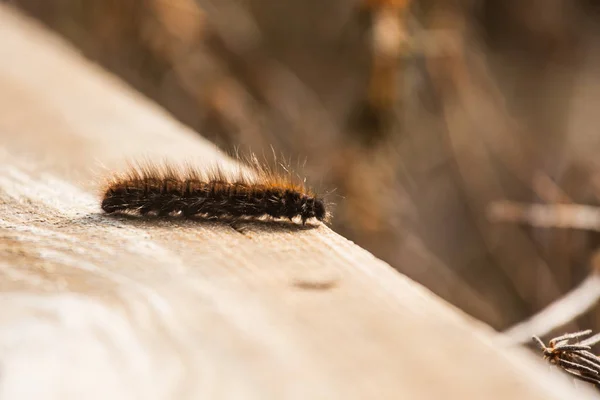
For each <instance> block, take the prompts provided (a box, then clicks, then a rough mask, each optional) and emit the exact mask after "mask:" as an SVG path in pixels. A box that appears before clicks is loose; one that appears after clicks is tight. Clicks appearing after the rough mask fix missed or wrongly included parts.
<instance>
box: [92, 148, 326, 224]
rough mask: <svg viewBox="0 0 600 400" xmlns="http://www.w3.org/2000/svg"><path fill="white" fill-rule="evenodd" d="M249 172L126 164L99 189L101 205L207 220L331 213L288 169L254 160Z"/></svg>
mask: <svg viewBox="0 0 600 400" xmlns="http://www.w3.org/2000/svg"><path fill="white" fill-rule="evenodd" d="M248 166H250V167H251V168H250V169H251V171H250V174H248V173H244V171H242V170H241V169H240V170H238V171H236V172H233V173H231V172H226V170H225V169H224V168H221V167H218V166H214V167H212V168H206V169H205V168H202V169H200V168H197V167H192V166H189V165H188V166H187V167H185V168H178V167H175V166H174V165H171V164H162V165H157V164H155V163H145V164H142V163H137V164H130V168H129V169H128V170H127V171H126V172H125V173H124V174H113V175H112V176H111V177H110V178H109V179H108V182H107V185H106V187H105V188H104V190H103V196H102V203H101V208H102V210H103V211H104V212H106V213H108V214H113V213H133V214H138V215H156V216H167V215H177V216H182V217H184V218H191V217H195V216H199V217H204V218H208V219H219V218H230V219H259V218H268V219H289V220H290V221H294V220H297V219H299V220H301V221H302V224H303V225H305V224H306V221H307V220H310V219H312V218H314V219H316V220H318V221H327V220H328V219H329V217H330V214H329V212H328V211H327V209H326V208H327V207H326V204H325V201H324V200H323V198H321V197H318V196H317V195H316V194H315V193H313V192H312V191H311V190H310V189H307V188H306V186H305V184H304V181H303V180H302V181H300V180H297V179H293V177H292V174H291V173H288V174H279V173H276V172H275V171H273V170H271V169H268V168H267V167H265V166H262V165H260V164H259V163H258V161H256V159H254V162H252V163H251V164H250V165H248Z"/></svg>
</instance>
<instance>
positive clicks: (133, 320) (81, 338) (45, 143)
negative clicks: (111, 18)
mask: <svg viewBox="0 0 600 400" xmlns="http://www.w3.org/2000/svg"><path fill="white" fill-rule="evenodd" d="M148 154H155V155H160V156H161V157H162V156H164V157H166V158H182V157H183V158H184V159H193V160H196V161H197V162H198V163H199V164H201V163H204V162H208V161H210V160H214V159H217V158H223V156H222V155H221V154H220V153H219V152H217V150H216V149H215V148H214V147H213V146H211V145H209V144H207V143H206V142H205V141H203V140H202V139H201V138H199V137H198V135H196V134H195V133H193V132H191V131H189V130H188V129H186V128H185V127H183V126H181V125H180V124H178V123H176V122H174V121H173V120H172V119H170V118H169V116H168V115H166V114H165V113H164V112H163V111H161V110H160V109H158V108H157V107H156V106H154V105H152V104H150V103H149V102H148V101H146V100H145V99H144V98H142V97H141V96H140V95H138V94H136V93H134V92H133V91H132V90H130V89H128V88H127V87H126V86H125V85H124V84H122V83H120V82H118V81H117V80H116V79H114V78H112V77H110V76H108V74H106V73H104V72H102V71H101V70H100V69H99V68H97V67H95V66H94V65H93V64H91V63H89V62H86V61H84V60H83V59H82V58H81V57H79V56H78V55H77V54H76V53H75V52H74V51H73V50H72V49H70V48H69V47H68V46H66V45H65V44H64V43H63V42H62V41H60V40H59V39H57V38H56V37H54V36H53V35H50V34H49V33H48V32H46V31H45V30H43V29H42V28H40V27H39V26H37V25H35V24H33V23H32V22H31V21H29V20H26V19H24V18H23V17H21V16H19V15H17V14H16V13H14V12H13V11H12V9H9V8H7V7H6V6H0V293H1V294H0V398H2V399H62V400H64V399H84V398H85V399H145V400H150V399H200V398H201V399H346V400H347V399H400V398H402V399H438V398H444V399H483V398H485V399H544V400H548V399H559V398H565V399H566V398H573V392H572V390H573V389H572V387H570V384H569V383H568V382H567V380H566V379H556V380H550V381H549V380H548V375H547V371H544V367H542V366H541V365H542V364H541V362H538V361H536V360H534V359H533V357H529V356H528V355H526V354H522V352H521V351H518V350H516V349H513V350H510V351H508V350H507V351H505V350H503V349H502V348H501V347H500V345H499V343H500V342H499V341H498V338H497V337H495V335H494V333H493V332H491V330H489V329H487V328H486V327H484V326H481V325H480V324H477V323H475V322H474V321H472V320H471V319H469V318H467V317H466V316H464V315H463V314H461V313H460V312H458V311H457V310H455V309H453V308H452V307H449V306H448V305H446V304H445V303H443V302H442V301H440V300H438V299H437V298H435V297H434V296H433V295H432V294H431V293H429V292H428V291H427V290H425V289H423V288H422V287H420V286H419V285H417V284H415V283H413V282H411V281H409V280H408V279H406V278H404V277H403V276H401V275H399V274H398V273H396V272H395V271H393V270H392V269H391V268H390V267H389V266H387V265H386V264H384V263H383V262H381V261H379V260H377V259H375V258H374V257H373V256H371V255H370V254H369V253H367V252H366V251H364V250H362V249H360V248H358V247H357V246H355V245H354V244H352V243H350V242H348V241H347V240H345V239H343V238H342V237H340V236H338V235H336V234H335V233H333V232H332V231H331V230H329V229H328V228H326V227H324V226H318V227H317V228H315V229H299V228H290V227H289V224H274V225H271V224H266V223H244V224H242V228H243V229H238V230H235V229H233V228H232V227H230V226H229V225H227V224H219V223H198V222H183V221H176V220H169V221H167V220H163V221H160V222H157V221H144V220H140V219H135V218H111V217H107V216H104V215H102V214H101V213H100V211H99V207H98V197H97V192H96V191H97V188H98V180H97V177H98V173H100V172H102V171H103V170H104V169H105V168H108V169H110V168H120V167H122V166H123V163H124V161H125V160H126V159H130V158H132V157H136V156H138V155H148ZM560 378H562V377H560ZM585 395H586V394H585V393H584V392H582V391H579V392H578V393H577V396H578V398H585V397H584V396H585Z"/></svg>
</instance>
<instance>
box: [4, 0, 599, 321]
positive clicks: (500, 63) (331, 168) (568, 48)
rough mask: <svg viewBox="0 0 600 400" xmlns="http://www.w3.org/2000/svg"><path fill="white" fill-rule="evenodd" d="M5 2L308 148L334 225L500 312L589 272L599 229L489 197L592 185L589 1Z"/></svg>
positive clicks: (594, 63) (255, 137)
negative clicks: (543, 225) (499, 206)
mask: <svg viewBox="0 0 600 400" xmlns="http://www.w3.org/2000/svg"><path fill="white" fill-rule="evenodd" d="M11 2H12V3H14V4H16V5H17V6H18V7H21V8H22V9H24V10H26V11H27V12H28V13H30V14H31V15H33V16H35V17H37V18H39V19H41V20H42V21H43V22H45V23H46V24H47V25H49V26H50V27H52V28H53V29H55V30H57V31H58V32H60V33H61V34H63V35H64V36H65V37H67V38H68V39H69V40H70V41H72V42H73V43H74V44H75V45H76V46H78V47H79V48H81V49H82V51H83V52H84V54H86V55H87V56H88V57H90V58H92V59H94V60H97V61H98V62H99V63H100V64H102V65H103V66H105V67H106V68H107V69H109V70H111V71H113V72H114V73H116V74H118V75H120V76H121V77H123V79H125V80H126V81H128V82H129V83H131V84H132V85H133V86H134V87H136V88H137V89H139V90H140V91H142V92H143V93H145V94H147V95H148V96H149V97H150V98H152V99H154V100H155V101H157V102H158V103H160V104H161V105H163V106H164V107H165V108H166V109H168V110H169V111H170V112H172V113H173V115H175V116H176V117H177V118H179V119H180V120H182V121H183V122H184V123H186V124H188V125H190V126H192V127H194V128H195V129H197V130H198V132H200V133H201V134H202V135H204V136H205V137H207V138H209V139H210V140H212V141H214V142H215V143H217V144H218V145H219V146H221V147H223V148H224V149H228V150H231V149H232V148H233V146H241V148H242V149H245V148H250V149H252V150H253V151H255V152H259V153H260V152H261V151H264V150H265V149H266V151H267V152H270V150H269V149H270V146H273V147H274V148H275V149H276V150H277V151H278V152H283V153H284V154H285V155H286V156H288V157H291V158H292V159H296V158H297V157H301V158H303V157H306V158H307V159H308V162H307V165H306V168H305V170H303V171H301V172H303V173H305V174H306V175H307V176H308V178H309V181H310V182H311V183H312V184H316V185H321V186H322V187H323V188H326V189H333V188H337V192H336V194H335V195H332V196H331V198H330V200H333V201H334V202H335V203H337V207H336V210H335V219H334V229H336V230H337V231H338V232H340V233H341V234H343V235H345V236H346V237H348V238H350V239H351V240H354V241H355V242H357V243H358V244H359V245H361V246H363V247H365V248H367V249H369V250H370V251H372V252H373V253H374V254H375V255H376V256H378V257H380V258H382V259H384V260H386V261H388V262H389V263H391V264H392V265H393V266H394V267H395V268H397V269H398V270H400V271H401V272H403V273H405V274H407V275H409V276H410V277H412V278H413V279H415V280H417V281H419V282H421V283H423V284H424V285H426V286H427V287H429V288H431V289H432V290H433V291H434V292H436V293H438V294H439V295H441V296H442V297H444V298H446V299H447V300H449V301H450V302H452V303H454V304H456V305H457V306H458V307H460V308H462V309H463V310H465V311H466V312H468V313H470V314H472V315H474V316H475V317H477V318H480V319H482V320H484V321H486V322H488V323H490V324H491V325H492V326H494V327H495V328H499V329H500V328H506V327H508V326H509V325H511V324H513V323H515V322H517V321H520V320H522V319H523V318H525V317H526V316H528V315H530V314H532V313H534V312H536V311H537V310H539V309H540V308H542V307H543V306H545V305H547V304H548V303H549V302H551V301H552V300H554V299H556V298H557V297H559V296H560V295H561V294H563V293H565V292H566V291H568V290H569V289H571V288H572V287H573V286H575V285H576V284H577V283H578V282H580V281H581V280H582V279H583V278H584V277H585V276H586V275H587V273H588V272H589V269H590V267H589V263H590V261H589V260H590V257H591V256H592V254H593V252H594V251H595V249H596V247H597V242H598V236H597V234H594V233H591V232H584V231H569V230H558V229H545V230H542V229H531V228H527V227H519V226H515V225H510V224H497V223H492V222H490V221H489V219H488V218H487V217H486V215H487V208H488V206H489V204H490V202H493V201H495V200H501V199H510V200H515V201H521V202H534V201H542V202H550V203H551V202H576V203H584V204H591V205H596V204H598V195H599V194H600V175H598V166H597V165H596V164H597V162H596V157H595V153H596V151H597V150H598V149H600V146H599V145H600V143H599V140H600V133H599V132H598V128H597V127H598V126H599V123H598V122H599V121H598V120H599V117H600V112H598V111H597V110H598V109H600V108H598V106H600V72H599V71H600V69H599V67H600V46H598V45H597V41H598V39H599V33H600V23H599V21H600V19H599V18H598V17H599V16H600V7H598V6H597V5H596V3H595V2H593V1H592V0H411V1H409V0H331V1H322V0H303V1H292V0H260V1H259V0H244V1H242V0H238V1H234V0H219V1H210V0H197V1H195V0H13V1H11ZM598 316H600V314H598V313H597V312H595V311H594V312H592V313H589V314H588V315H586V316H585V317H584V318H583V319H582V320H581V321H578V322H579V323H580V324H582V325H584V326H585V328H592V329H594V330H598V329H599V328H600V324H599V320H598Z"/></svg>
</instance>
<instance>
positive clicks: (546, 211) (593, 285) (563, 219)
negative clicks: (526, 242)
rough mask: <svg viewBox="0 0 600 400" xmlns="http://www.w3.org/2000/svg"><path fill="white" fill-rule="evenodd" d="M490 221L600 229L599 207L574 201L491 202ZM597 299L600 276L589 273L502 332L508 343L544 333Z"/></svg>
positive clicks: (566, 322) (577, 314)
mask: <svg viewBox="0 0 600 400" xmlns="http://www.w3.org/2000/svg"><path fill="white" fill-rule="evenodd" d="M488 216H489V217H490V219H491V220H492V221H498V222H500V221H502V222H518V223H526V224H528V225H531V226H535V227H543V228H571V229H586V230H595V231H598V230H600V209H599V208H597V207H591V206H585V205H574V204H553V205H544V204H530V205H528V204H520V203H515V202H509V201H501V202H495V203H492V205H491V206H490V208H489V209H488ZM599 299H600V277H599V276H598V275H597V274H596V273H591V274H590V276H588V277H587V278H586V279H585V280H584V281H583V282H582V283H581V284H580V285H579V286H577V287H576V288H575V289H573V290H572V291H570V292H569V293H567V294H566V295H565V296H563V297H562V298H560V299H558V300H556V301H555V302H553V303H552V304H550V305H549V306H548V307H546V308H545V309H544V310H542V311H540V312H539V313H537V314H536V315H534V316H533V317H531V318H529V319H527V320H525V321H523V322H521V323H519V324H517V325H515V326H513V327H512V328H509V329H508V330H506V331H505V332H504V333H505V335H506V338H507V340H508V341H509V342H511V343H515V344H516V343H525V342H527V341H528V340H529V338H530V337H531V335H545V334H547V333H549V332H551V331H552V330H554V329H556V328H559V327H561V326H563V325H566V324H568V323H569V322H571V321H572V320H574V319H575V318H577V317H578V316H580V315H582V314H584V313H585V312H587V311H588V310H589V309H591V308H592V307H593V306H595V305H596V304H597V303H598V300H599Z"/></svg>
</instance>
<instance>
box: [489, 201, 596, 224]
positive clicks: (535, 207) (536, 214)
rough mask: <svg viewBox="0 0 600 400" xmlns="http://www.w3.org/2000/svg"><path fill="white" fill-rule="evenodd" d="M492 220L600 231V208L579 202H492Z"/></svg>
mask: <svg viewBox="0 0 600 400" xmlns="http://www.w3.org/2000/svg"><path fill="white" fill-rule="evenodd" d="M488 215H489V217H490V219H491V220H492V221H497V222H517V223H526V224H528V225H531V226H535V227H540V228H571V229H585V230H591V231H600V208H598V207H592V206H585V205H578V204H521V203H515V202H510V201H498V202H494V203H492V204H491V206H490V208H489V210H488Z"/></svg>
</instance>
